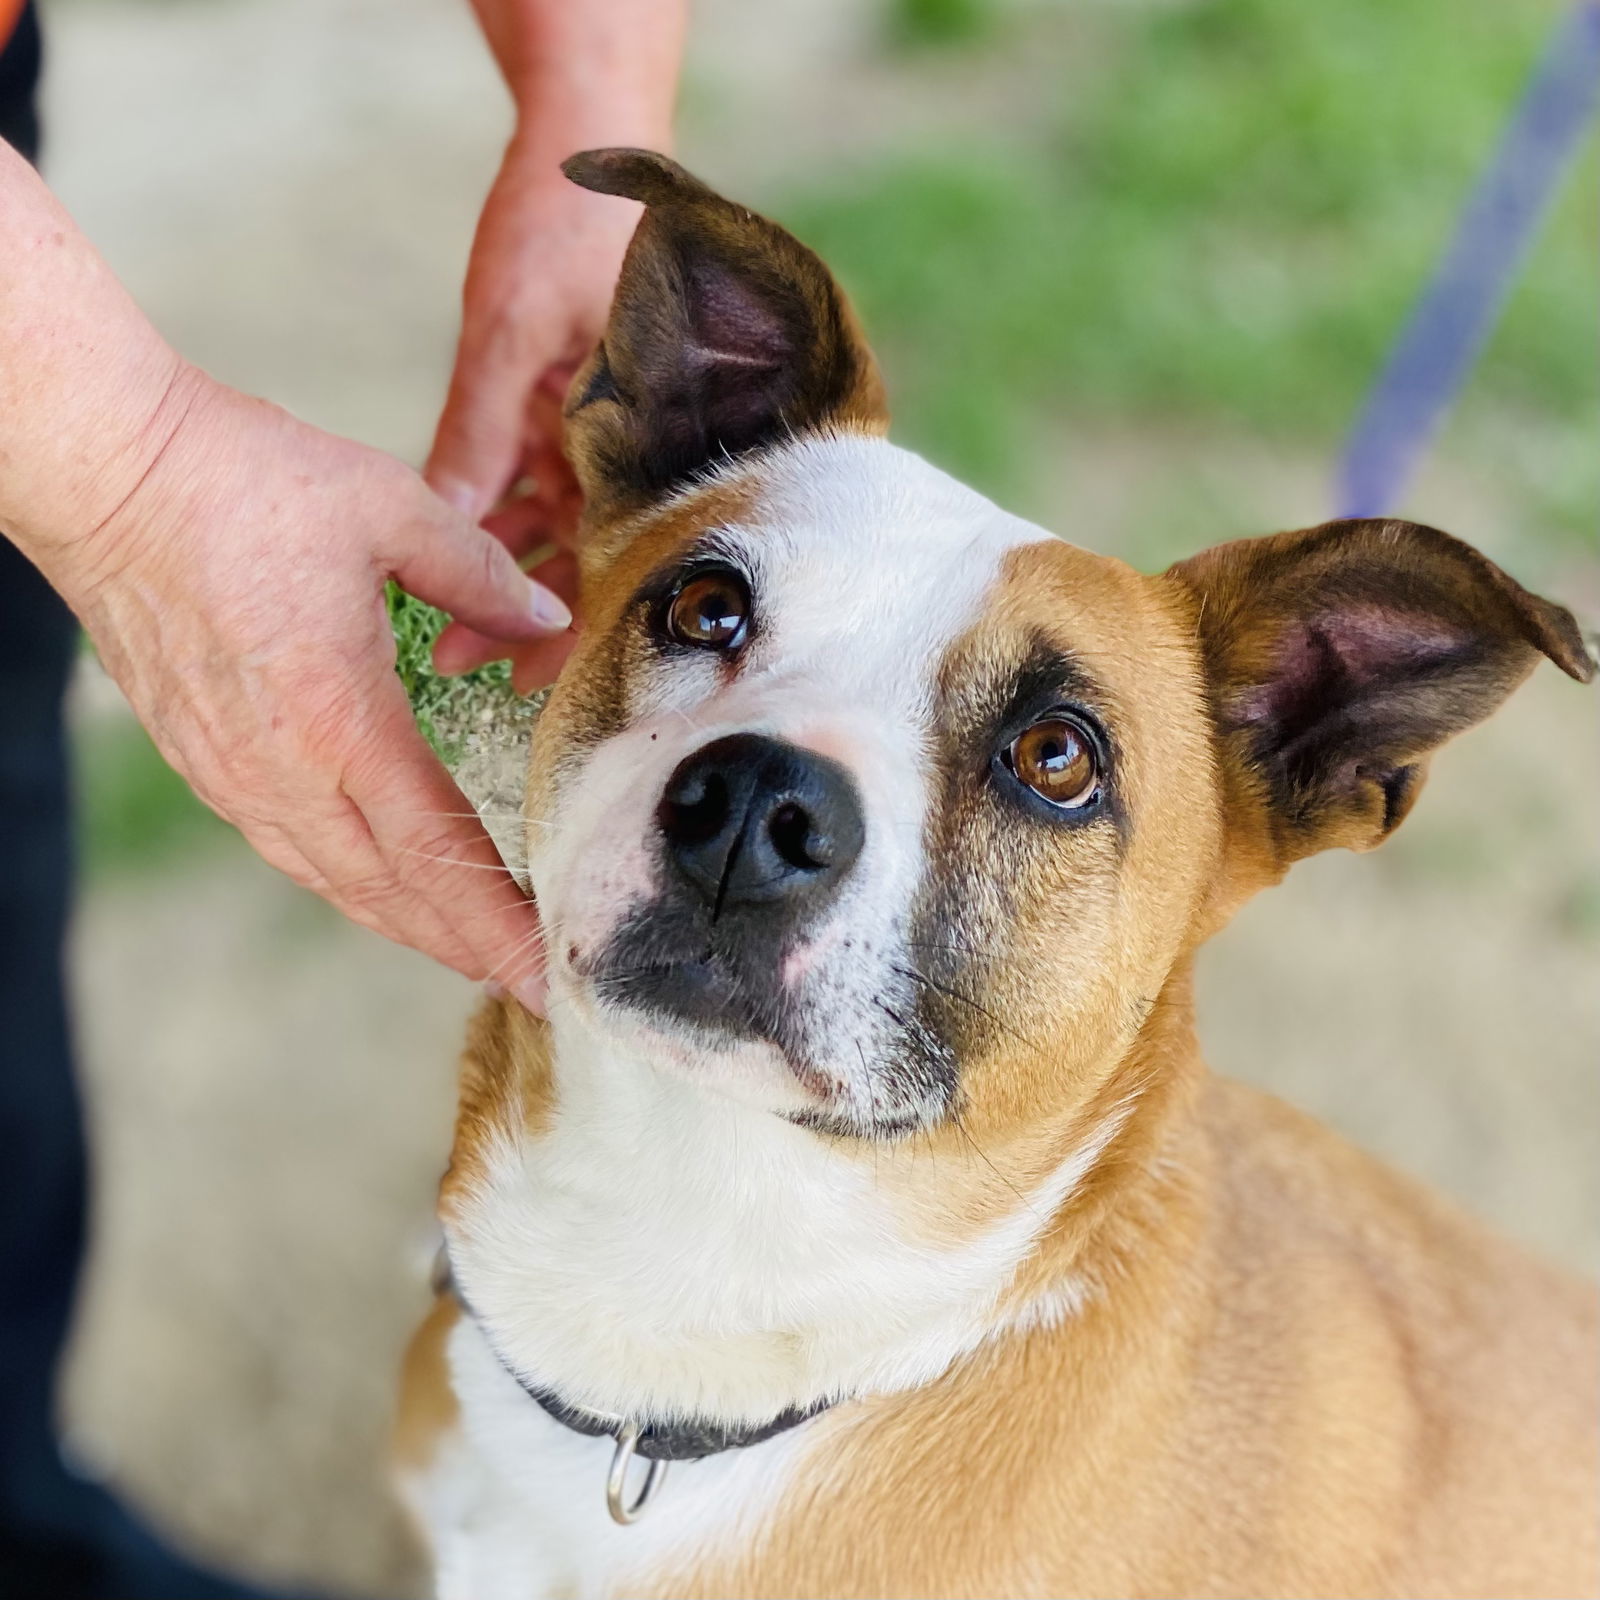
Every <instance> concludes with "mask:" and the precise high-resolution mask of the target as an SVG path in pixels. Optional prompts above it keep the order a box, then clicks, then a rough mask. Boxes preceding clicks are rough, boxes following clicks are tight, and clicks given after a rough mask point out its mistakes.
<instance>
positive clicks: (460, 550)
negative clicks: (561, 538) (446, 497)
mask: <svg viewBox="0 0 1600 1600" xmlns="http://www.w3.org/2000/svg"><path fill="white" fill-rule="evenodd" d="M429 499H430V500H432V501H433V506H434V508H435V510H434V514H433V515H432V516H428V517H423V518H420V519H418V520H417V521H416V522H415V523H413V524H412V525H411V527H410V528H409V529H408V530H407V532H406V534H405V535H404V536H403V537H402V538H401V539H400V540H399V541H398V542H397V543H396V544H395V545H393V546H391V554H390V556H389V561H388V570H389V575H390V576H391V577H392V578H393V579H394V580H395V581H396V582H397V583H398V584H399V585H400V587H401V588H402V589H404V590H406V592H407V593H409V594H414V595H415V596H416V597H417V598H418V599H419V600H425V601H427V603H428V604H429V605H431V606H438V607H439V609H440V610H441V611H448V612H449V613H450V615H451V616H452V617H454V618H455V619H456V620H457V621H458V622H464V623H465V624H466V625H467V626H468V627H469V628H472V629H473V630H474V631H475V632H478V633H483V634H487V635H489V637H490V638H493V639H536V638H539V637H541V636H542V635H545V634H551V633H563V632H565V631H566V629H568V628H570V627H571V626H572V613H571V611H569V610H568V609H567V605H566V602H565V601H563V600H562V599H561V597H560V596H559V595H557V594H555V593H553V592H552V591H551V590H549V589H547V588H545V587H544V585H543V584H539V583H535V582H533V580H532V579H531V578H529V577H528V576H527V574H526V573H524V572H523V571H522V569H521V568H520V567H519V566H518V565H517V563H516V561H515V559H514V558H513V557H512V555H511V553H510V552H509V551H508V550H507V549H506V547H505V546H504V545H503V544H501V543H500V541H499V540H498V539H496V538H495V537H494V535H493V534H490V533H485V532H484V531H483V529H482V528H479V527H475V526H474V525H473V524H472V523H470V522H468V521H467V520H466V518H465V517H462V516H458V515H457V514H456V513H454V512H452V511H451V510H450V509H449V507H447V506H446V505H445V504H444V503H443V502H442V501H439V500H436V499H434V498H433V496H431V495H430V496H429Z"/></svg>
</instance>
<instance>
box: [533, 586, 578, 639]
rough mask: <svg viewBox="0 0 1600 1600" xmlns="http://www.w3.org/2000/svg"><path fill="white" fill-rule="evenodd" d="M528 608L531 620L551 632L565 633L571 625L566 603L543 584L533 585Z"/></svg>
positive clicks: (570, 616)
mask: <svg viewBox="0 0 1600 1600" xmlns="http://www.w3.org/2000/svg"><path fill="white" fill-rule="evenodd" d="M528 610H529V611H530V612H531V613H532V615H533V620H534V621H535V622H536V623H538V624H539V626H540V627H541V628H548V629H549V631H550V632H551V633H565V632H566V631H567V629H568V628H570V627H571V626H572V613H571V612H570V611H569V610H568V609H567V607H566V603H565V602H564V601H563V600H562V598H561V596H560V595H558V594H555V593H554V592H552V591H551V590H549V589H546V588H545V587H544V585H543V584H539V583H536V584H534V585H533V594H532V596H531V597H530V599H529V601H528Z"/></svg>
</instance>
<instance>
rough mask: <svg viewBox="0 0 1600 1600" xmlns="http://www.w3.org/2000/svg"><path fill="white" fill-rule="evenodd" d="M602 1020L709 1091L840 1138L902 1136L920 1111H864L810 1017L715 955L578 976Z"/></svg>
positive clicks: (620, 1037) (922, 1119)
mask: <svg viewBox="0 0 1600 1600" xmlns="http://www.w3.org/2000/svg"><path fill="white" fill-rule="evenodd" d="M578 984H579V987H580V989H581V990H583V991H584V994H583V999H584V1000H586V1001H587V1002H588V1004H587V1007H586V1009H588V1010H589V1011H590V1013H591V1015H592V1016H593V1018H594V1020H595V1022H596V1023H597V1024H598V1025H599V1026H600V1027H601V1028H602V1029H603V1030H604V1031H606V1032H609V1033H612V1034H614V1035H615V1036H616V1038H617V1041H618V1043H619V1044H620V1045H623V1046H625V1047H627V1048H629V1049H630V1050H632V1051H637V1052H640V1053H643V1054H646V1055H648V1057H649V1058H650V1059H651V1061H652V1062H653V1063H655V1064H656V1065H657V1066H659V1067H662V1068H665V1069H666V1070H668V1071H670V1072H672V1073H673V1074H674V1075H676V1076H679V1077H683V1078H685V1079H687V1080H689V1081H690V1082H693V1083H695V1084H697V1085H698V1086H700V1087H702V1088H706V1089H711V1090H713V1091H715V1092H718V1093H720V1094H724V1095H726V1096H728V1097H729V1098H731V1099H734V1100H737V1101H739V1102H741V1103H742V1104H745V1105H749V1106H752V1107H753V1108H755V1109H758V1110H762V1111H766V1112H770V1113H772V1114H773V1115H775V1116H779V1117H782V1118H783V1119H784V1120H785V1121H787V1122H791V1123H793V1124H794V1125H795V1126H796V1127H800V1128H805V1129H807V1130H809V1131H811V1132H814V1133H818V1134H822V1135H825V1136H828V1137H833V1138H840V1139H880V1140H886V1139H895V1138H900V1137H903V1136H905V1135H908V1134H911V1133H914V1132H916V1131H918V1130H920V1129H921V1128H923V1127H924V1126H926V1123H927V1118H926V1116H924V1115H921V1114H915V1113H908V1112H902V1111H900V1110H898V1109H896V1110H889V1109H886V1108H874V1109H873V1110H872V1111H871V1112H867V1113H864V1112H863V1111H862V1110H861V1109H860V1107H859V1105H858V1103H857V1099H856V1096H855V1094H853V1093H852V1089H853V1088H855V1087H856V1086H854V1085H850V1084H846V1083H845V1082H843V1081H841V1080H840V1078H839V1077H838V1076H837V1075H835V1074H834V1073H833V1072H831V1071H830V1070H828V1069H827V1068H826V1067H824V1066H819V1065H818V1064H817V1063H816V1062H814V1061H813V1060H812V1059H811V1058H810V1056H809V1055H808V1054H807V1052H806V1050H805V1047H804V1042H803V1039H804V1030H803V1025H802V1024H801V1023H800V1022H799V1021H798V1020H797V1019H794V1018H786V1017H784V1016H783V1015H782V1013H781V1011H780V1010H779V1008H778V1007H776V1006H772V1005H770V1004H769V1003H767V1002H765V1001H764V1000H763V999H762V998H761V997H760V996H759V995H753V994H752V993H751V992H750V989H749V986H748V985H746V984H745V983H743V982H741V980H740V976H739V974H738V973H737V972H736V971H734V970H731V969H730V968H729V967H728V966H727V965H726V964H725V963H724V962H722V961H721V960H719V959H718V958H717V957H716V956H715V955H708V956H703V957H700V958H698V959H685V960H680V961H656V962H651V963H637V964H632V965H624V964H622V963H613V962H605V963H601V964H598V965H597V966H596V968H595V970H594V971H592V972H591V973H588V974H584V975H581V976H579V977H578Z"/></svg>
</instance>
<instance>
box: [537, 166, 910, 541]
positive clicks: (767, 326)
mask: <svg viewBox="0 0 1600 1600" xmlns="http://www.w3.org/2000/svg"><path fill="white" fill-rule="evenodd" d="M562 170H563V171H564V172H565V173H566V174H567V176H568V177H569V178H570V179H572V181H573V182H574V183H578V184H581V185H583V187H584V188H586V189H594V190H597V191H599V192H600V193H602V194H614V195H622V196H625V197H627V198H628V199H632V200H639V201H642V202H643V203H644V206H645V212H644V216H643V217H642V218H641V219H640V221H639V226H638V229H637V230H636V232H635V233H634V236H633V242H632V244H631V245H630V246H629V248H628V254H627V258H626V260H625V261H624V262H623V266H622V274H621V277H620V279H619V280H618V283H617V291H616V296H615V299H614V300H613V302H612V307H611V319H610V322H609V323H608V325H607V327H606V332H605V337H604V340H603V341H602V343H601V345H600V347H599V348H598V349H597V350H596V351H595V353H594V355H593V356H592V357H591V358H590V360H589V362H588V363H587V364H586V365H585V366H584V368H583V369H582V371H580V372H579V373H578V375H577V377H576V378H575V379H574V381H573V385H572V389H571V391H570V393H569V395H568V399H567V449H568V453H569V454H570V455H571V457H572V460H573V463H574V466H575V467H576V469H577V472H578V477H579V481H580V482H581V483H582V485H583V489H584V494H585V497H586V500H587V502H588V505H589V508H590V511H591V514H593V515H598V516H601V517H607V516H616V515H618V514H621V513H626V512H627V511H629V510H632V509H635V508H637V507H639V506H642V505H645V504H648V503H649V502H650V501H652V500H654V499H656V498H658V497H660V496H661V495H663V494H666V493H668V492H670V491H671V490H673V489H676V488H678V487H681V486H682V485H684V484H685V483H688V482H690V481H692V480H693V479H694V478H695V477H697V476H699V475H701V474H704V473H705V472H707V471H709V470H712V469H714V468H716V467H717V466H719V465H720V464H722V463H723V462H725V461H728V460H730V459H734V458H737V457H739V456H742V455H746V454H748V453H749V452H751V451H753V450H758V449H760V448H761V447H762V446H764V445H767V444H771V443H774V442H776V441H778V440H780V439H783V438H786V437H788V436H790V435H795V434H801V433H804V432H806V431H808V430H816V429H826V428H854V429H858V430H865V431H870V432H882V431H883V429H884V427H885V426H886V425H887V416H886V412H885V407H884V401H883V389H882V384H881V381H880V379H879V376H878V370H877V366H876V363H875V362H874V361H873V358H872V355H871V353H870V352H869V351H868V349H867V346H866V343H865V341H864V340H863V339H862V337H861V334H860V330H859V329H858V327H857V326H856V322H855V318H854V316H853V314H852V312H851V310H850V307H849V304H848V302H847V301H846V300H845V297H844V294H843V293H842V291H841V290H840V289H839V286H838V285H837V284H836V283H835V282H834V280H833V278H832V276H831V274H830V273H829V272H828V269H827V268H826V267H825V266H823V264H822V262H821V261H820V260H818V258H817V257H816V256H815V255H814V254H813V253H812V252H811V251H810V250H808V249H806V247H805V246H804V245H802V244H801V243H800V242H799V241H798V240H797V239H795V238H793V237H792V236H791V235H790V234H788V233H786V232H784V230H783V229H782V228H780V227H778V226H777V225H776V224H775V223H772V222H769V221H768V220H767V219H766V218H765V217H760V216H757V215H756V214H755V213H754V212H752V211H747V210H746V209H745V208H744V207H743V206H738V205H734V204H733V203H732V202H731V201H728V200H724V199H723V198H722V197H721V196H720V195H717V194H715V193H713V192H712V191H711V190H710V189H708V188H707V187H706V186H705V185H704V184H703V183H701V182H700V181H699V180H698V179H697V178H694V177H692V176H691V175H690V174H689V173H687V172H685V171H684V169H683V168H682V167H680V166H679V165H678V164H677V163H676V162H675V161H669V160H668V159H667V158H666V157H665V156H660V155H655V154H653V153H652V152H650V151H648V150H590V151H586V152H585V153H583V154H581V155H576V156H573V157H572V158H571V159H570V160H569V161H567V162H566V163H565V165H564V167H563V169H562Z"/></svg>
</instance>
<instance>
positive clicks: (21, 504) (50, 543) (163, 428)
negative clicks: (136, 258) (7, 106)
mask: <svg viewBox="0 0 1600 1600" xmlns="http://www.w3.org/2000/svg"><path fill="white" fill-rule="evenodd" d="M0 218H3V219H4V223H3V226H0V530H3V531H4V532H5V533H6V534H7V535H8V536H9V537H10V538H11V539H12V540H13V541H14V542H15V543H16V544H17V545H18V546H19V547H20V548H21V549H22V550H23V551H24V552H25V553H26V554H28V555H29V556H30V557H31V558H32V559H33V560H34V561H36V562H37V563H38V564H39V565H40V566H41V567H43V568H44V569H45V570H46V573H47V574H48V575H49V576H51V577H52V578H53V579H54V580H56V581H57V583H58V584H59V585H61V586H62V587H66V588H70V587H74V586H75V585H74V584H73V583H72V582H71V581H70V575H69V574H68V573H67V571H66V570H65V569H66V568H68V567H71V568H74V569H75V568H78V567H86V568H91V569H92V568H93V566H94V565H95V556H96V552H94V550H93V549H92V548H91V546H92V543H93V541H92V538H91V536H92V535H94V534H95V533H96V532H97V531H98V530H100V529H101V528H103V527H104V526H105V525H106V524H107V523H108V522H109V521H110V520H111V519H112V517H113V516H114V514H115V512H116V511H117V509H118V507H119V506H120V504H121V503H122V501H123V500H125V499H126V498H127V496H128V494H129V493H130V492H131V490H132V488H133V486H134V485H135V484H136V483H138V482H139V481H140V480H141V478H143V477H144V476H145V474H146V473H147V472H148V471H149V470H150V466H151V464H152V463H153V462H154V461H155V460H156V459H157V458H158V456H159V455H160V453H161V450H162V448H163V445H164V444H165V442H166V440H167V439H168V438H169V437H170V435H171V432H172V430H173V429H174V428H175V427H176V425H177V421H178V419H179V417H180V416H181V414H182V410H183V408H184V406H185V404H186V403H187V401H188V399H189V398H190V395H191V392H192V387H193V381H194V380H195V379H197V378H198V374H193V373H192V369H188V368H186V367H185V366H184V363H183V362H182V361H181V360H180V359H179V358H178V356H177V355H176V354H175V353H174V352H173V350H172V349H171V347H170V346H169V345H168V344H167V343H166V341H165V340H164V339H162V338H161V336H160V335H159V334H158V333H157V332H156V330H155V329H154V328H153V327H152V326H151V325H150V323H149V321H148V320H147V319H146V318H145V317H144V316H143V314H142V313H141V312H140V311H139V308H138V307H137V306H136V305H135V304H134V303H133V301H132V300H131V299H130V298H129V296H128V294H127V293H126V291H125V290H124V289H123V288H122V286H121V285H120V284H119V283H118V282H117V280H116V278H115V277H114V276H113V275H112V273H111V270H110V269H109V268H108V267H107V266H106V264H105V262H104V261H102V260H101V258H100V256H99V255H98V254H97V253H96V252H95V250H94V248H93V247H92V246H91V245H90V244H89V242H88V240H87V239H85V238H84V236H83V235H82V234H81V233H80V232H79V231H78V229H77V227H76V226H75V225H74V223H73V221H72V219H71V217H69V216H68V215H67V213H66V211H65V210H64V209H63V208H62V206H61V205H60V203H59V202H58V201H57V200H56V199H55V198H54V196H53V195H51V193H50V191H49V190H48V189H46V188H45V186H44V184H43V183H42V182H41V181H40V180H39V178H38V176H37V174H35V172H34V171H33V169H32V168H31V167H30V166H28V164H27V163H26V162H25V161H23V160H22V158H21V157H20V156H18V155H17V154H16V153H15V152H14V151H13V150H12V149H11V148H10V146H9V145H7V144H5V143H4V141H0Z"/></svg>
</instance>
